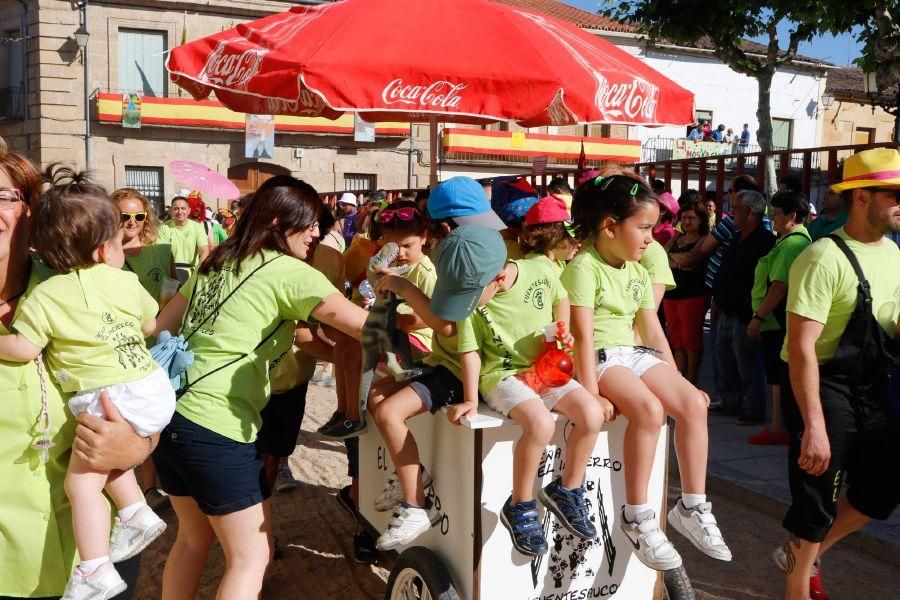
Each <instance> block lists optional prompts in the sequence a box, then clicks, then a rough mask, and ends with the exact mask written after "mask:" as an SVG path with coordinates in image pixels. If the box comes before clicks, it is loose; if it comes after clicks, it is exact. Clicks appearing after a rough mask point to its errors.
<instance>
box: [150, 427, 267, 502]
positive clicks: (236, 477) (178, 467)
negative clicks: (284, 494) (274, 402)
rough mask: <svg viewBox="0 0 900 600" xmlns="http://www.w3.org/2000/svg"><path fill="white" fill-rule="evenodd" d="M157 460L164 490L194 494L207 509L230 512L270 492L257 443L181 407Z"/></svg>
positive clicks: (156, 454)
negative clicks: (190, 415) (231, 434)
mask: <svg viewBox="0 0 900 600" xmlns="http://www.w3.org/2000/svg"><path fill="white" fill-rule="evenodd" d="M153 463H154V464H155V465H156V471H157V473H158V475H159V481H160V483H161V484H162V488H163V490H165V491H166V493H168V494H169V495H171V496H190V497H192V498H193V499H194V500H195V501H196V502H197V506H199V507H200V510H201V511H203V513H204V514H206V515H210V516H220V515H227V514H231V513H233V512H237V511H239V510H244V509H245V508H249V507H251V506H254V505H256V504H259V503H260V502H262V501H263V500H266V499H267V498H268V497H269V496H270V495H271V491H270V490H269V483H268V481H267V480H266V473H265V469H264V468H263V462H262V459H261V458H260V456H259V452H258V451H257V449H256V444H254V443H252V442H250V443H244V442H236V441H234V440H232V439H230V438H227V437H225V436H223V435H220V434H218V433H216V432H214V431H210V430H209V429H207V428H205V427H203V426H201V425H198V424H196V423H194V422H193V421H191V420H189V419H188V418H187V417H184V416H183V415H180V414H179V413H177V412H176V413H175V415H174V416H173V417H172V422H171V423H169V425H168V426H167V427H166V428H165V429H163V430H162V434H160V436H159V445H158V446H157V448H156V451H155V452H154V453H153Z"/></svg>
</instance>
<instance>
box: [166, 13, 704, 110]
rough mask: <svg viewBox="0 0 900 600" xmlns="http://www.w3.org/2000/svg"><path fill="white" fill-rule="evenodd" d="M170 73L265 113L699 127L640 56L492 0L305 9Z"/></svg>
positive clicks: (679, 91) (232, 32) (226, 35)
mask: <svg viewBox="0 0 900 600" xmlns="http://www.w3.org/2000/svg"><path fill="white" fill-rule="evenodd" d="M387 31H407V32H415V36H414V37H412V38H411V37H410V36H406V35H384V32H387ZM412 41H415V42H416V43H418V44H424V45H426V46H427V47H425V48H423V47H417V46H416V45H415V44H413V43H412ZM168 69H169V72H170V74H171V77H172V80H173V81H174V82H175V83H177V84H178V85H179V86H181V87H183V88H184V89H186V90H187V91H188V92H190V93H191V95H192V96H193V97H194V98H196V99H198V100H199V99H203V98H206V97H207V96H209V94H210V93H211V92H212V91H213V90H215V93H216V96H217V97H218V99H219V100H220V101H221V102H222V103H223V104H225V105H226V106H228V107H229V108H231V109H233V110H236V111H239V112H246V113H256V114H290V115H302V116H324V117H328V118H337V117H338V116H339V115H341V114H342V113H344V112H359V113H360V114H361V116H362V117H363V118H364V119H366V120H369V121H376V120H391V121H411V122H425V121H431V122H434V121H440V122H456V123H459V122H463V123H488V122H494V121H512V122H516V123H518V124H520V125H522V126H524V127H537V126H542V125H572V124H577V123H597V122H600V123H621V124H629V125H661V124H673V125H682V124H687V123H691V122H692V121H693V101H694V97H693V94H691V93H690V92H689V91H687V90H685V89H684V88H682V87H681V86H679V85H678V84H676V83H675V82H673V81H671V80H669V79H668V78H666V77H665V76H663V75H662V74H660V73H658V72H657V71H654V70H653V69H652V68H651V67H649V66H647V65H646V64H645V63H643V62H641V61H640V60H639V59H637V58H635V57H634V56H631V55H630V54H628V53H627V52H625V51H622V50H620V49H618V48H616V47H615V46H614V45H612V44H610V43H609V42H606V41H605V40H603V39H601V38H599V37H597V36H595V35H593V34H591V33H588V32H586V31H583V30H581V29H579V28H578V27H575V26H574V25H571V24H569V23H566V22H563V21H560V20H558V19H555V18H553V17H550V16H547V15H544V14H540V13H536V12H532V11H529V10H525V9H522V8H518V7H514V6H509V5H506V4H500V3H498V2H491V1H489V0H453V1H452V2H448V1H446V0H343V1H341V2H333V3H325V4H320V5H315V6H296V7H294V8H292V9H291V10H289V11H287V12H284V13H280V14H275V15H271V16H268V17H264V18H262V19H259V20H257V21H252V22H249V23H244V24H241V25H238V26H237V27H235V28H233V29H229V30H226V31H223V32H221V33H217V34H215V35H211V36H208V37H205V38H202V39H199V40H196V41H193V42H191V43H189V44H185V45H182V46H178V47H177V48H175V49H173V50H172V53H171V54H170V56H169V59H168Z"/></svg>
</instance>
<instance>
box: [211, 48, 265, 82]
mask: <svg viewBox="0 0 900 600" xmlns="http://www.w3.org/2000/svg"><path fill="white" fill-rule="evenodd" d="M267 53H268V50H262V49H259V48H247V49H245V50H243V51H242V52H238V51H235V46H234V45H233V46H231V47H228V42H227V41H222V42H219V45H218V46H217V47H216V49H215V50H213V51H212V53H211V54H210V55H209V57H208V58H207V59H206V65H204V67H203V70H202V71H200V76H199V78H200V81H203V82H205V83H209V84H211V85H218V86H223V87H228V88H231V89H240V88H246V86H247V83H249V81H250V80H251V79H253V78H254V77H255V76H256V75H257V74H258V73H259V69H260V65H261V64H262V61H263V58H265V56H266V54H267Z"/></svg>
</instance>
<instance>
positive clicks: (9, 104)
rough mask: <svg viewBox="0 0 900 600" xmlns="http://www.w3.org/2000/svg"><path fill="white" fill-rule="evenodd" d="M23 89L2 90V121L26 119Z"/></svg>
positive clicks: (0, 115) (0, 109)
mask: <svg viewBox="0 0 900 600" xmlns="http://www.w3.org/2000/svg"><path fill="white" fill-rule="evenodd" d="M24 100H25V99H24V98H23V94H22V88H20V87H7V88H0V119H11V120H16V121H18V120H21V119H23V118H24V117H25V111H24V108H25V102H24Z"/></svg>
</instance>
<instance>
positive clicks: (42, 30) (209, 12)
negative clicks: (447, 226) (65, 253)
mask: <svg viewBox="0 0 900 600" xmlns="http://www.w3.org/2000/svg"><path fill="white" fill-rule="evenodd" d="M317 1H318V0H307V2H308V3H315V2H317ZM509 2H510V3H511V4H515V2H514V1H512V0H509ZM531 3H533V1H532V2H531ZM83 4H84V2H83V0H81V1H73V2H70V1H67V0H0V137H2V138H4V139H5V141H6V143H7V145H9V146H10V147H11V148H12V149H14V150H18V151H23V152H26V153H27V154H28V155H29V156H30V157H31V158H32V159H33V160H35V161H36V162H37V163H39V164H40V165H42V166H47V165H49V164H50V163H53V162H57V161H62V162H66V163H69V164H74V165H75V166H76V167H79V168H83V167H84V166H85V164H86V163H87V162H88V161H87V159H86V156H87V150H86V146H89V148H90V161H89V162H90V170H91V171H92V172H93V173H94V176H95V178H96V179H97V180H98V181H100V182H101V183H103V184H104V185H106V186H107V187H109V188H111V189H114V188H118V187H122V186H126V185H127V186H133V187H138V188H139V189H141V190H142V191H144V192H145V193H147V194H148V195H150V196H152V197H154V198H155V199H156V200H157V202H159V203H160V204H162V203H164V202H165V201H166V200H167V199H170V198H171V197H172V196H173V195H174V194H176V193H178V191H179V190H180V189H181V188H182V187H183V186H182V185H181V184H180V183H179V182H177V181H175V179H174V178H173V177H172V176H171V175H170V173H169V171H168V169H167V166H168V164H169V162H170V161H171V160H176V159H189V160H193V161H196V162H200V163H203V164H206V165H208V166H210V167H212V168H214V169H216V170H217V171H219V172H220V173H223V174H226V173H227V174H228V176H229V177H230V178H231V179H232V180H233V181H235V182H236V183H237V184H238V186H239V187H240V188H241V189H242V191H249V190H251V189H253V188H255V187H256V186H257V185H258V184H259V183H261V182H262V181H263V180H265V179H266V178H268V177H270V176H272V175H274V174H280V173H289V174H291V175H294V176H296V177H299V178H301V179H304V180H306V181H308V182H309V183H311V184H312V185H313V186H314V187H315V188H316V189H317V190H319V191H320V192H321V193H329V194H330V193H335V192H341V191H344V190H364V189H369V188H386V189H405V188H407V187H413V188H418V187H425V186H427V185H428V178H429V164H430V161H431V160H432V157H431V156H429V143H428V142H429V139H428V126H427V125H415V126H413V127H412V136H410V131H411V130H410V127H409V125H407V124H401V123H393V124H376V137H375V141H374V142H355V141H354V136H353V126H352V125H353V123H352V116H351V115H347V116H345V118H342V120H341V121H339V122H337V123H334V122H330V121H327V120H325V119H301V120H299V121H297V120H294V121H291V122H287V121H286V120H284V119H278V120H276V135H275V151H274V155H273V156H272V158H271V159H251V158H245V130H244V124H243V123H244V121H243V120H244V115H239V114H238V113H231V112H230V111H227V112H228V113H229V114H228V115H227V116H226V117H225V118H224V120H223V118H222V117H221V115H222V114H224V113H223V112H222V111H223V110H227V109H224V108H223V107H221V106H220V105H219V106H209V105H207V104H204V103H194V102H193V101H192V100H191V99H190V97H189V96H188V95H187V93H186V92H181V91H180V90H179V89H178V88H177V86H175V85H174V84H173V83H171V82H170V81H169V79H168V75H167V74H166V72H165V69H164V62H165V58H166V54H167V52H168V51H169V50H171V49H172V48H174V47H175V46H177V45H179V44H181V43H183V42H185V41H191V40H194V39H198V38H200V37H203V36H206V35H210V34H213V33H217V32H219V31H222V30H224V29H228V28H231V27H234V26H235V25H237V24H239V23H241V22H245V21H250V20H253V19H257V18H260V17H262V16H265V15H267V14H272V13H275V12H280V11H284V10H287V9H288V8H290V7H291V6H292V5H294V4H297V2H288V1H279V0H252V1H251V0H201V1H188V0H133V1H113V0H89V1H88V2H87V11H86V14H87V21H86V24H85V25H86V30H87V33H88V34H89V36H88V43H87V62H88V67H87V69H85V67H84V63H83V56H82V51H81V49H80V47H79V45H78V43H77V38H76V35H75V34H76V31H77V30H79V28H80V26H81V25H82V24H83V23H82V20H83V15H84V12H83V11H82V8H81V6H82V5H83ZM526 4H528V3H526ZM545 4H547V5H548V6H549V8H550V9H555V7H556V6H557V5H558V6H560V7H563V8H565V9H566V11H568V12H566V13H565V14H563V15H560V16H561V17H562V18H566V19H568V20H570V21H572V22H573V23H576V24H578V25H580V26H582V27H585V28H589V29H592V28H597V27H598V24H597V23H595V21H597V20H598V19H602V17H599V16H598V15H593V14H591V13H587V12H584V11H578V10H577V9H573V8H571V7H566V5H564V4H562V3H559V2H555V1H553V2H545ZM532 8H535V9H538V10H540V9H541V8H542V6H535V7H532ZM543 8H547V7H546V6H543ZM600 25H606V23H605V21H604V22H603V23H600ZM26 70H27V77H24V76H23V74H24V73H25V72H26ZM86 70H87V71H88V72H87V76H85V71H86ZM86 80H87V82H88V86H87V87H88V94H89V96H90V99H89V101H88V103H87V104H88V106H89V110H90V135H89V138H88V142H87V144H86V143H85V137H86V123H85V85H84V84H85V81H86ZM133 91H140V92H142V95H143V106H142V123H141V127H140V128H139V129H130V128H125V127H123V126H122V122H121V121H122V120H121V103H122V100H121V99H122V94H123V92H133ZM212 104H215V103H212ZM454 127H455V128H456V129H457V130H458V129H459V126H454ZM463 128H465V129H472V130H473V133H472V135H483V139H482V140H481V141H482V142H484V141H485V140H489V141H490V144H492V145H494V146H495V147H494V148H492V149H491V151H490V152H488V153H484V154H481V153H478V154H476V153H472V152H459V151H452V148H451V151H448V152H446V153H445V154H446V156H445V157H444V158H443V160H442V162H441V164H440V169H439V171H440V177H441V178H442V179H445V178H447V177H450V176H453V175H456V174H463V173H465V174H470V175H472V176H475V177H484V176H495V175H502V174H508V173H517V172H521V173H527V172H530V170H531V158H532V156H533V155H534V154H540V153H543V152H544V151H543V150H541V148H549V149H550V152H549V153H550V155H551V156H550V163H551V165H550V166H551V168H553V167H554V166H560V165H564V166H567V167H569V168H571V167H573V166H574V164H575V162H576V161H577V158H578V153H579V143H580V140H581V138H585V139H586V146H587V148H588V159H589V161H590V162H591V163H592V164H601V163H604V162H609V159H610V157H612V158H613V160H614V161H615V159H616V157H619V158H620V159H622V156H621V155H622V154H623V153H625V154H628V153H630V154H634V156H632V157H628V156H625V157H624V159H622V160H619V162H635V161H636V160H637V159H638V158H639V144H638V145H637V146H638V149H637V150H635V148H634V146H635V144H636V142H632V143H630V144H625V143H619V142H617V141H615V138H618V140H626V139H627V138H628V135H629V131H628V129H629V128H627V127H624V126H612V127H610V126H601V125H596V126H593V125H592V126H578V127H567V128H561V127H560V128H546V127H545V128H538V129H534V130H529V131H528V133H527V135H528V136H533V135H534V136H537V137H541V136H543V138H544V139H542V140H538V139H536V138H535V139H530V138H529V140H528V141H527V144H529V145H533V147H534V148H538V150H532V151H531V152H530V154H529V153H528V152H525V151H523V150H522V149H521V145H522V144H521V141H522V137H521V136H523V135H525V132H524V130H522V129H521V128H518V127H516V126H514V125H507V124H497V125H492V126H487V127H484V128H471V127H465V126H463ZM478 132H482V133H481V134H479V133H478ZM501 134H502V135H501ZM440 135H441V141H442V143H443V144H444V147H449V146H448V145H447V144H448V140H449V139H450V138H449V132H442V133H441V134H440ZM410 137H412V140H410ZM547 138H555V139H550V140H549V142H548V139H547ZM410 142H412V152H411V151H410V148H411V144H410ZM560 144H562V145H563V146H564V148H562V149H560ZM591 149H593V154H592V150H591ZM604 153H606V154H607V155H609V156H606V155H605V154H604ZM410 155H412V156H410ZM410 184H411V185H410Z"/></svg>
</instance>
